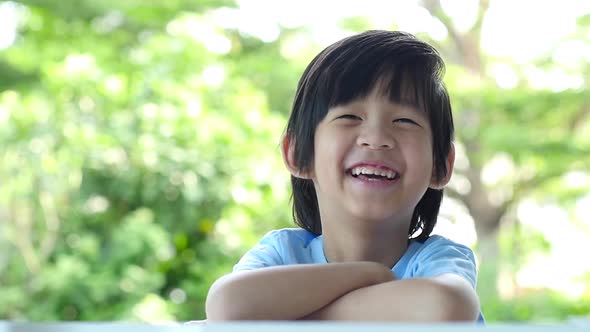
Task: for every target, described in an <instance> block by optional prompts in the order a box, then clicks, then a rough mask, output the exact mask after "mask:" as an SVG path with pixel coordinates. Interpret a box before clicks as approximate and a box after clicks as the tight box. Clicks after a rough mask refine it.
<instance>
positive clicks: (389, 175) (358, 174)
mask: <svg viewBox="0 0 590 332" xmlns="http://www.w3.org/2000/svg"><path fill="white" fill-rule="evenodd" d="M346 173H347V174H348V175H350V176H352V177H354V178H357V179H360V180H366V181H395V180H397V179H399V173H397V172H394V171H379V170H372V169H365V168H360V169H358V168H352V169H349V170H348V171H347V172H346Z"/></svg>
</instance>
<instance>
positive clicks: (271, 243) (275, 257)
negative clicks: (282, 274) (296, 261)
mask: <svg viewBox="0 0 590 332" xmlns="http://www.w3.org/2000/svg"><path fill="white" fill-rule="evenodd" d="M279 237H280V232H279V231H276V230H275V231H271V232H268V233H267V234H266V235H265V236H263V237H262V239H261V240H260V242H258V243H257V244H256V245H255V246H254V247H253V248H252V249H250V250H248V251H247V252H246V253H245V254H244V256H242V258H241V259H240V261H239V262H238V263H237V264H236V265H234V268H233V271H234V272H236V271H245V270H256V269H260V268H263V267H268V266H275V265H282V264H283V262H282V258H281V255H280V253H279V251H278V248H279V243H280V240H279Z"/></svg>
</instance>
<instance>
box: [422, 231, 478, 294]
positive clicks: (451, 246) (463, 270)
mask: <svg viewBox="0 0 590 332" xmlns="http://www.w3.org/2000/svg"><path fill="white" fill-rule="evenodd" d="M445 273H453V274H456V275H459V276H461V277H463V278H465V279H466V280H467V281H468V282H469V283H470V284H471V286H472V287H473V289H475V287H476V284H477V269H476V264H475V255H474V254H473V251H472V250H471V249H469V248H468V247H466V246H464V245H461V244H458V243H455V242H453V241H451V240H448V239H446V238H444V237H442V236H438V235H434V236H432V237H431V238H429V239H428V240H426V242H425V243H424V245H423V250H421V252H420V253H419V254H418V255H417V257H416V262H415V265H414V271H413V273H412V274H413V276H414V277H434V276H438V275H441V274H445Z"/></svg>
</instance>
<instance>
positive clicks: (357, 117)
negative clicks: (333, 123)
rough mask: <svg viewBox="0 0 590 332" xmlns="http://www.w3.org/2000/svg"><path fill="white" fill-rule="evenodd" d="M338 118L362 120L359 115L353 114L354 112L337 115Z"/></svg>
mask: <svg viewBox="0 0 590 332" xmlns="http://www.w3.org/2000/svg"><path fill="white" fill-rule="evenodd" d="M338 119H345V120H362V119H361V117H359V116H357V115H354V114H344V115H341V116H339V117H338Z"/></svg>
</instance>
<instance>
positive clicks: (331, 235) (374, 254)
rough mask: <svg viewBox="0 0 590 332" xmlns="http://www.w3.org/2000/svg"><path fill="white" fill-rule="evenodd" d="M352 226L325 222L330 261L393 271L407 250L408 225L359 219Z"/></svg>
mask: <svg viewBox="0 0 590 332" xmlns="http://www.w3.org/2000/svg"><path fill="white" fill-rule="evenodd" d="M340 221H342V220H340ZM350 225H351V224H347V225H346V224H345V223H338V224H337V225H336V224H333V223H329V222H325V223H322V228H323V232H322V233H323V235H324V254H325V256H326V259H327V260H328V261H329V262H350V261H372V262H379V263H382V264H384V265H385V266H388V267H390V268H391V267H393V266H394V265H395V263H397V261H398V260H399V259H400V258H401V257H402V256H403V254H404V252H405V251H406V249H407V247H408V228H409V226H408V223H405V222H404V223H401V224H396V223H391V222H377V223H376V222H374V221H358V220H357V221H356V222H355V223H354V224H352V225H356V226H350ZM392 225H393V226H392ZM330 226H333V227H330Z"/></svg>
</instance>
